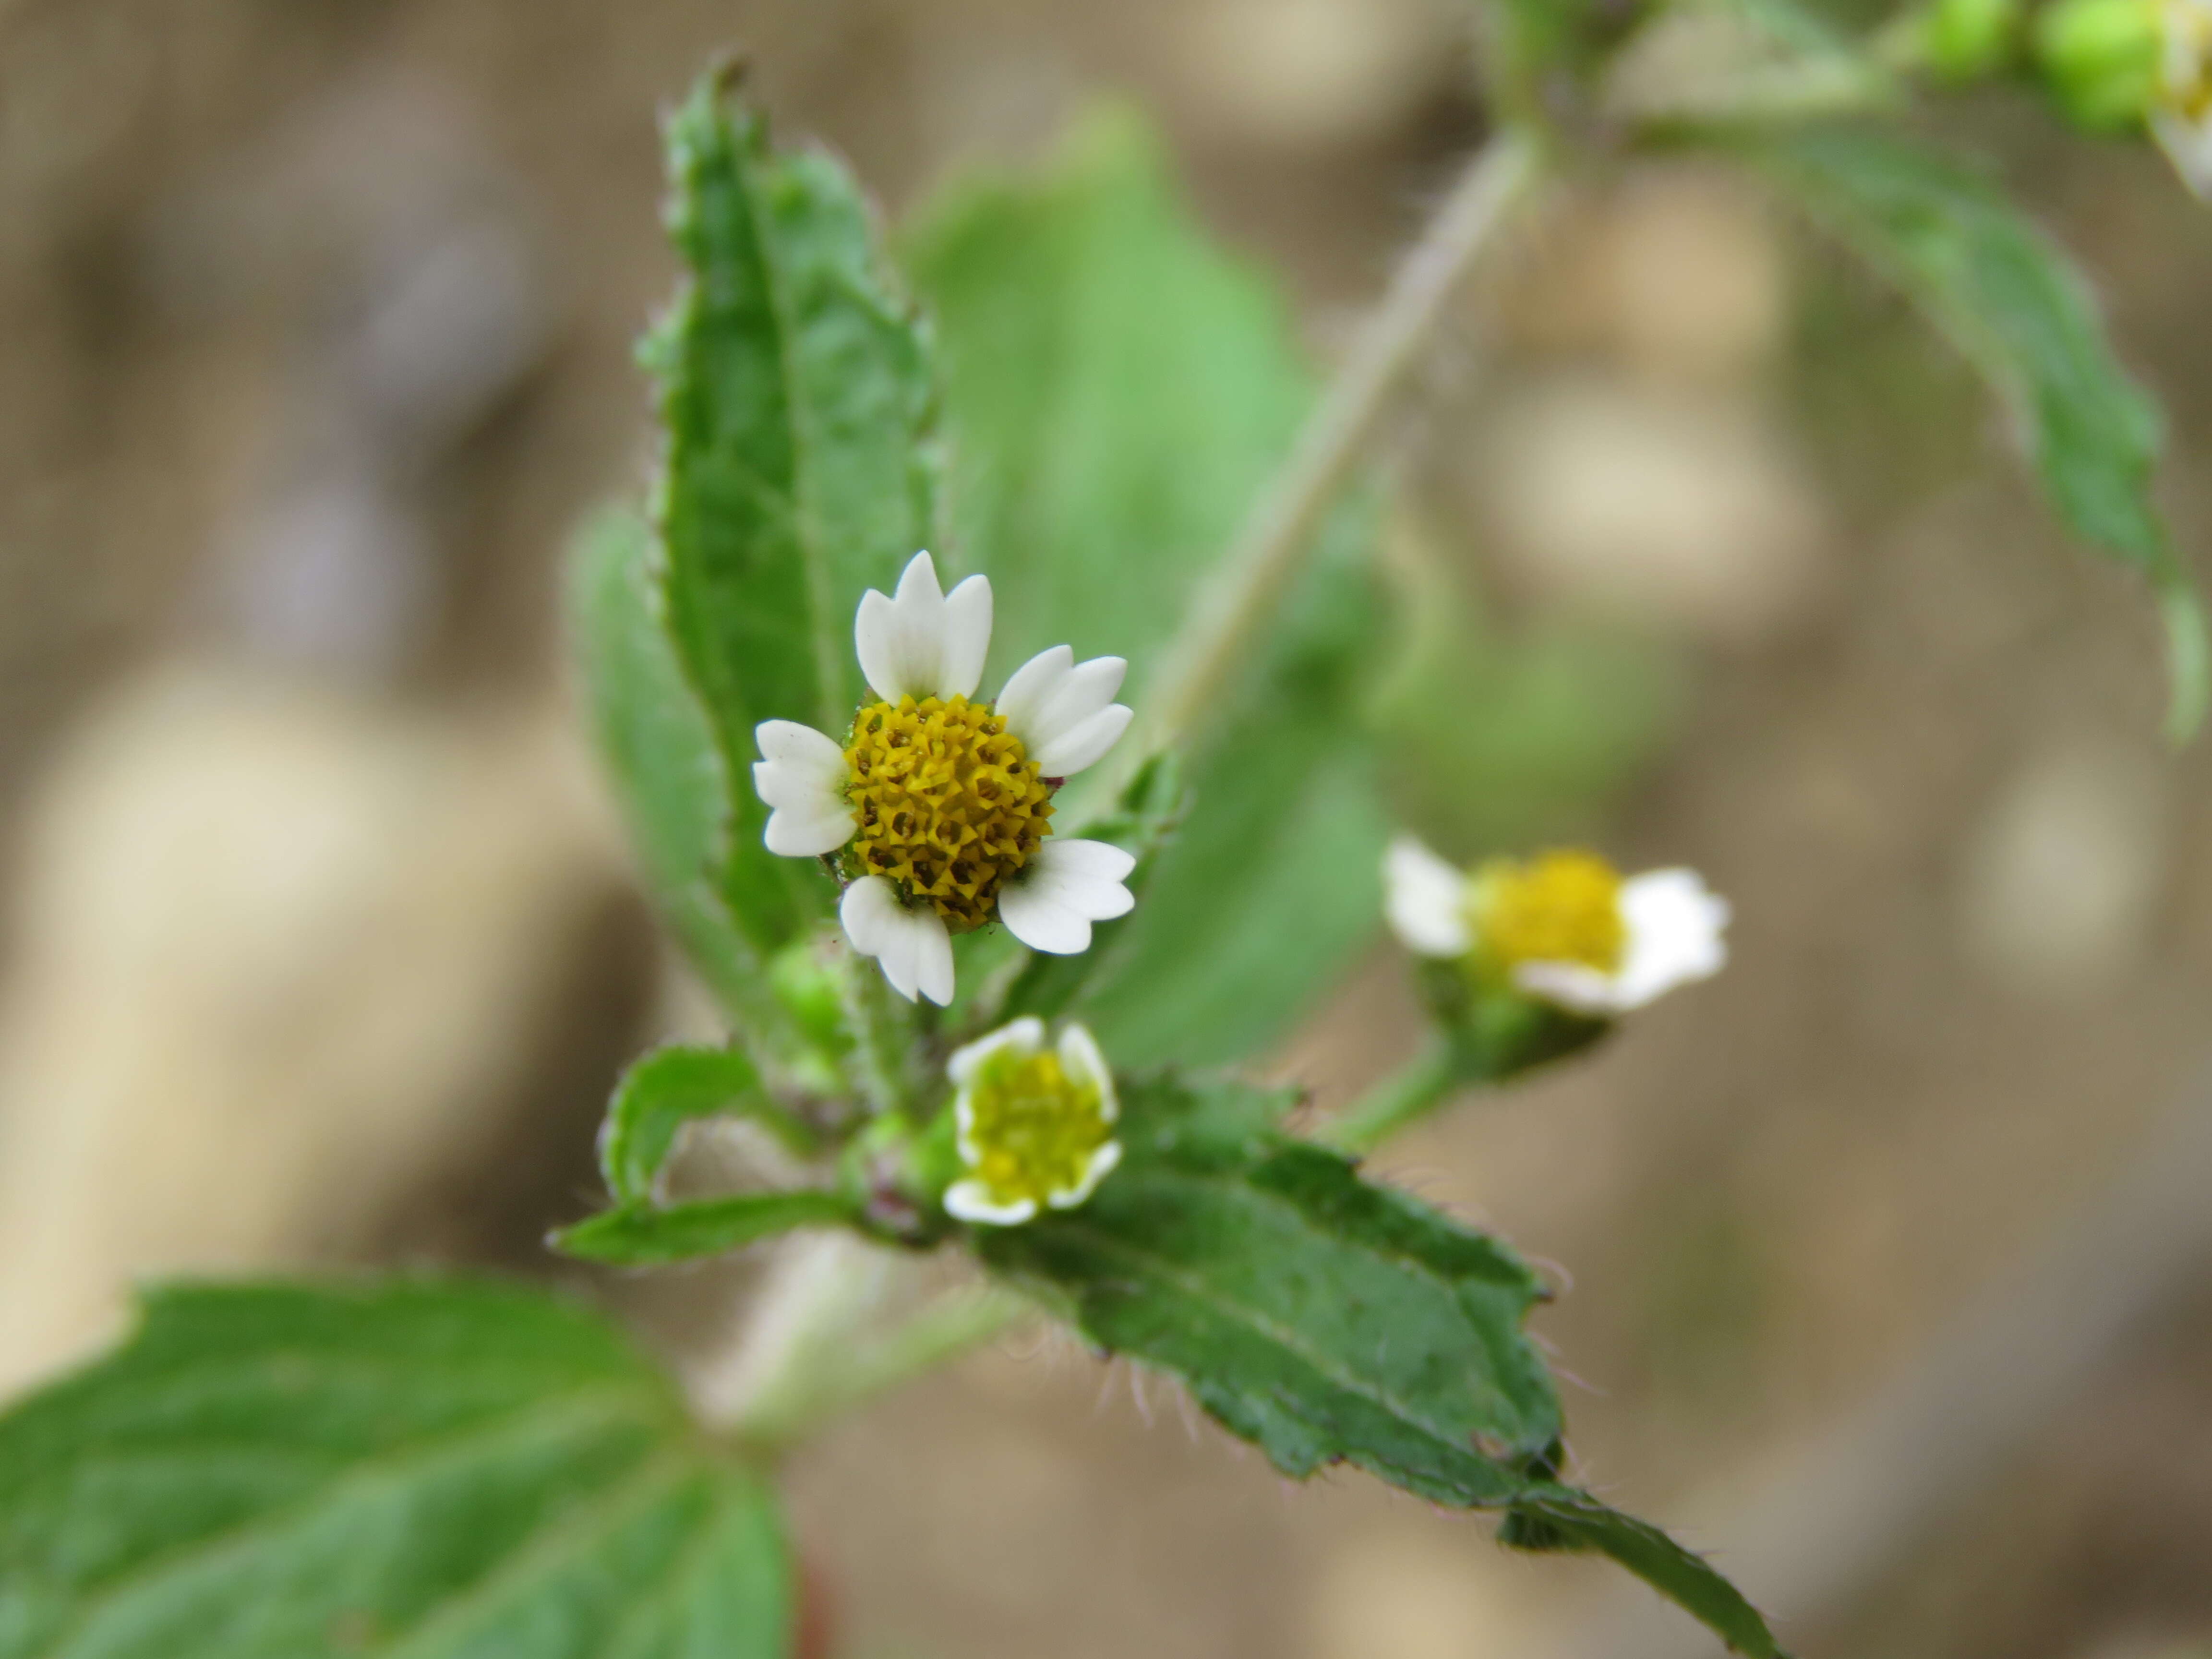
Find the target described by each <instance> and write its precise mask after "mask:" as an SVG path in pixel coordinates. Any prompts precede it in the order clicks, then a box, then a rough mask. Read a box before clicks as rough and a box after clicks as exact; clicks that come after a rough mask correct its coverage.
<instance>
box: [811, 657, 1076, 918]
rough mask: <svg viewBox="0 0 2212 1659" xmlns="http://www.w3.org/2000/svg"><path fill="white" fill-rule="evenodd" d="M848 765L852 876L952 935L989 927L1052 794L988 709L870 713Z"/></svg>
mask: <svg viewBox="0 0 2212 1659" xmlns="http://www.w3.org/2000/svg"><path fill="white" fill-rule="evenodd" d="M845 764H846V766H847V767H848V769H850V772H851V775H852V781H851V782H850V783H849V784H848V785H847V786H846V795H847V798H848V799H850V800H851V801H852V803H853V815H854V821H855V822H856V823H858V824H859V826H860V829H859V833H858V834H856V835H855V836H854V838H853V841H852V842H851V844H850V857H851V860H852V861H853V863H854V866H856V868H857V871H858V873H860V874H863V875H875V876H887V877H889V878H890V879H891V880H892V881H893V882H896V884H898V886H899V888H900V889H901V890H902V892H903V893H904V894H905V895H906V896H907V897H908V898H909V899H922V900H927V902H928V903H929V904H930V905H931V906H932V907H933V908H935V910H936V911H937V914H938V915H940V916H942V917H944V918H945V925H946V926H947V927H950V928H951V930H952V931H953V932H954V933H965V932H967V931H968V930H969V929H970V928H974V927H981V926H982V925H983V924H984V923H985V922H987V921H990V919H991V915H992V913H993V911H994V908H995V907H996V905H997V903H998V896H999V887H1000V884H1001V883H1002V882H1004V881H1005V880H1006V878H1007V877H1008V876H1011V875H1012V874H1013V873H1014V872H1015V871H1017V870H1018V869H1020V868H1021V867H1022V866H1024V864H1027V863H1028V862H1029V861H1030V859H1031V858H1032V857H1034V856H1035V855H1036V849H1037V848H1038V847H1040V846H1041V845H1042V843H1043V841H1044V838H1045V837H1046V836H1048V835H1050V834H1051V833H1052V824H1051V822H1050V820H1051V817H1052V791H1051V789H1050V788H1049V787H1048V786H1047V785H1046V783H1045V781H1044V780H1043V779H1042V777H1040V776H1038V775H1037V769H1036V763H1035V762H1034V761H1032V760H1030V758H1029V757H1028V756H1027V754H1025V753H1024V751H1023V749H1022V744H1021V739H1020V738H1017V737H1015V736H1014V735H1013V734H1012V733H1011V732H1008V731H1007V730H1006V721H1005V720H1001V719H1000V717H999V716H998V715H997V714H994V713H993V712H992V709H991V706H990V704H988V703H974V702H969V701H968V699H967V698H965V697H948V698H945V699H943V700H939V698H936V697H925V698H923V699H922V700H921V702H915V700H914V699H913V698H912V697H901V698H900V699H899V700H898V702H897V703H896V705H894V704H891V703H888V702H878V703H873V704H871V705H870V706H869V707H867V708H863V709H862V710H861V711H860V715H859V717H858V718H857V719H855V720H854V722H853V737H852V741H851V742H850V743H849V744H848V745H847V746H846V750H845Z"/></svg>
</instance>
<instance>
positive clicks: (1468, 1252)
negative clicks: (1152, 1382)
mask: <svg viewBox="0 0 2212 1659" xmlns="http://www.w3.org/2000/svg"><path fill="white" fill-rule="evenodd" d="M1295 1102H1296V1097H1295V1096H1294V1095H1292V1094H1291V1093H1289V1092H1287V1091H1281V1090H1268V1089H1261V1088H1256V1087H1254V1086H1252V1085H1246V1084H1240V1083H1235V1082H1229V1081H1222V1080H1214V1081H1209V1082H1184V1081H1181V1080H1177V1079H1153V1080H1151V1081H1148V1082H1127V1081H1125V1082H1124V1083H1123V1085H1122V1089H1121V1106H1122V1115H1121V1131H1120V1133H1121V1142H1122V1147H1123V1157H1122V1161H1121V1167H1120V1168H1119V1169H1117V1170H1115V1172H1114V1173H1113V1174H1112V1175H1110V1176H1108V1177H1107V1178H1106V1179H1105V1181H1104V1182H1102V1183H1101V1184H1100V1186H1099V1188H1098V1189H1097V1192H1096V1193H1094V1194H1092V1195H1091V1198H1090V1200H1088V1201H1087V1202H1085V1204H1083V1205H1082V1206H1079V1208H1077V1209H1074V1210H1072V1211H1067V1212H1061V1213H1058V1214H1048V1215H1047V1216H1045V1217H1042V1218H1039V1219H1037V1220H1036V1221H1033V1222H1030V1223H1029V1224H1027V1225H1022V1226H1018V1227H1007V1228H993V1229H984V1230H981V1234H980V1236H979V1237H978V1238H977V1241H976V1245H977V1249H978V1250H979V1252H980V1253H981V1255H982V1257H983V1260H984V1261H986V1262H987V1264H988V1265H989V1266H990V1267H992V1268H993V1269H994V1271H996V1272H998V1273H1003V1274H1006V1275H1008V1276H1009V1277H1011V1278H1012V1279H1016V1280H1017V1281H1018V1282H1019V1283H1020V1284H1021V1285H1024V1287H1026V1288H1028V1289H1030V1290H1032V1291H1038V1292H1040V1293H1042V1295H1043V1296H1044V1297H1046V1298H1047V1299H1048V1300H1050V1299H1054V1298H1057V1299H1058V1300H1059V1301H1060V1303H1061V1304H1063V1305H1065V1306H1066V1308H1067V1309H1068V1310H1069V1313H1070V1316H1071V1317H1072V1318H1073V1321H1074V1322H1075V1323H1076V1325H1077V1326H1078V1327H1079V1328H1080V1329H1081V1330H1082V1332H1083V1334H1085V1336H1087V1337H1088V1338H1090V1339H1091V1340H1092V1341H1093V1342H1096V1343H1097V1345H1098V1346H1100V1347H1102V1348H1103V1349H1105V1350H1106V1351H1107V1352H1110V1353H1115V1354H1121V1355H1126V1356H1127V1357H1128V1358H1133V1359H1137V1360H1140V1361H1142V1362H1144V1363H1145V1364H1150V1365H1154V1366H1157V1367H1158V1368H1159V1369H1161V1370H1165V1371H1169V1372H1170V1373H1172V1374H1173V1375H1175V1376H1177V1377H1178V1378H1180V1379H1181V1380H1182V1383H1183V1384H1184V1385H1185V1386H1186V1387H1187V1388H1188V1389H1189V1390H1190V1392H1191V1394H1192V1395H1193V1396H1194V1398H1195V1399H1196V1400H1197V1401H1199V1403H1200V1405H1201V1406H1203V1407H1205V1408H1206V1411H1207V1412H1208V1413H1211V1414H1212V1416H1213V1417H1214V1418H1215V1419H1216V1420H1218V1422H1220V1423H1221V1424H1222V1425H1223V1426H1224V1427H1225V1428H1227V1429H1228V1430H1229V1431H1231V1432H1232V1433H1234V1434H1237V1435H1239V1436H1242V1437H1243V1438H1245V1439H1247V1440H1249V1441H1251V1442H1252V1443H1254V1444H1255V1445H1257V1446H1259V1447H1260V1448H1261V1450H1263V1451H1264V1452H1266V1453H1267V1457H1268V1460H1269V1461H1270V1462H1273V1464H1274V1466H1275V1467H1276V1468H1279V1469H1280V1470H1281V1471H1282V1472H1283V1473H1284V1474H1288V1475H1291V1476H1293V1477H1297V1478H1304V1477H1305V1476H1308V1475H1310V1474H1314V1473H1316V1471H1317V1470H1319V1469H1322V1468H1326V1467H1327V1466H1328V1465H1330V1464H1334V1463H1339V1462H1347V1463H1352V1464H1354V1465H1356V1466H1358V1468H1364V1469H1366V1470H1368V1471H1369V1472H1370V1473H1371V1474H1376V1475H1378V1476H1380V1477H1381V1478H1382V1479H1383V1480H1388V1481H1389V1482H1390V1483H1391V1484H1392V1485H1393V1486H1398V1487H1401V1488H1402V1489H1403V1490H1405V1491H1407V1492H1412V1493H1414V1494H1415V1495H1416V1496H1418V1497H1420V1498H1426V1499H1428V1500H1430V1501H1431V1502H1433V1503H1437V1504H1445V1505H1448V1506H1449V1507H1451V1508H1455V1509H1483V1510H1504V1512H1505V1514H1506V1521H1505V1525H1504V1531H1503V1532H1502V1533H1501V1539H1502V1541H1504V1542H1506V1543H1507V1544H1509V1545H1510V1546H1512V1547H1518V1548H1522V1549H1559V1550H1568V1549H1574V1550H1583V1549H1587V1550H1598V1551H1601V1552H1603V1553H1606V1554H1607V1555H1610V1556H1612V1557H1613V1559H1615V1560H1617V1561H1619V1562H1620V1564H1621V1565H1624V1566H1626V1567H1627V1568H1628V1569H1629V1571H1632V1572H1634V1573H1636V1574H1637V1575H1638V1576H1639V1577H1642V1578H1644V1579H1645V1580H1646V1581H1647V1582H1648V1583H1650V1584H1651V1585H1653V1587H1654V1588H1656V1589H1658V1590H1659V1591H1661V1593H1662V1594H1664V1595H1668V1596H1670V1597H1671V1598H1673V1599H1674V1601H1677V1602H1679V1603H1680V1605H1681V1606H1683V1607H1686V1609H1688V1610H1689V1611H1690V1612H1691V1613H1693V1614H1695V1615H1696V1616H1697V1617H1698V1618H1699V1619H1702V1620H1705V1622H1706V1623H1707V1624H1708V1625H1710V1626H1712V1628H1713V1629H1714V1630H1715V1631H1716V1632H1718V1633H1719V1634H1720V1635H1721V1636H1722V1637H1723V1638H1724V1639H1726V1640H1727V1641H1728V1642H1729V1644H1731V1645H1732V1646H1735V1647H1736V1648H1737V1649H1739V1650H1741V1651H1742V1652H1744V1653H1747V1654H1751V1655H1755V1656H1761V1659H1768V1656H1773V1655H1775V1654H1776V1653H1777V1652H1778V1650H1777V1649H1776V1647H1775V1645H1774V1642H1773V1638H1772V1637H1771V1635H1769V1634H1768V1632H1767V1631H1766V1627H1765V1624H1764V1622H1763V1621H1761V1620H1760V1619H1759V1615H1758V1613H1756V1612H1755V1611H1753V1609H1752V1607H1750V1605H1749V1604H1748V1603H1747V1602H1746V1601H1744V1600H1743V1598H1742V1597H1741V1595H1738V1594H1737V1593H1736V1591H1735V1589H1734V1588H1733V1587H1731V1586H1730V1585H1729V1583H1728V1582H1727V1581H1726V1580H1725V1579H1723V1578H1722V1577H1720V1576H1719V1575H1718V1574H1717V1573H1716V1572H1714V1571H1713V1570H1712V1569H1711V1567H1709V1566H1708V1565H1705V1562H1703V1561H1702V1560H1700V1559H1699V1558H1698V1557H1697V1556H1695V1555H1693V1554H1692V1553H1690V1552H1688V1551H1686V1550H1685V1549H1683V1548H1681V1547H1680V1546H1679V1545H1677V1544H1675V1543H1674V1541H1672V1540H1670V1539H1669V1538H1668V1537H1667V1535H1666V1534H1664V1533H1662V1532H1661V1531H1659V1530H1658V1529H1657V1528H1654V1527H1651V1526H1649V1525H1647V1524H1645V1523H1644V1522H1640V1521H1637V1520H1634V1519H1633V1518H1632V1517H1630V1516H1624V1515H1620V1514H1619V1513H1617V1512H1616V1511H1614V1510H1609V1509H1607V1507H1606V1506H1605V1505H1604V1504H1601V1503H1599V1502H1598V1501H1597V1500H1596V1499H1595V1498H1591V1497H1589V1495H1588V1494H1587V1493H1584V1492H1577V1491H1575V1490H1574V1489H1572V1488H1571V1487H1567V1486H1561V1485H1559V1482H1558V1480H1557V1474H1558V1464H1559V1457H1560V1455H1561V1451H1560V1442H1559V1436H1560V1418H1559V1396H1558V1394H1557V1392H1556V1391H1555V1389H1553V1383H1552V1379H1551V1376H1550V1373H1549V1372H1548V1371H1547V1369H1546V1367H1545V1365H1544V1363H1543V1360H1542V1359H1541V1357H1540V1356H1539V1355H1538V1354H1537V1352H1536V1351H1535V1349H1534V1346H1533V1345H1532V1344H1531V1343H1530V1342H1529V1340H1528V1338H1527V1336H1526V1335H1525V1334H1523V1333H1522V1322H1523V1321H1524V1320H1525V1319H1526V1317H1527V1316H1528V1310H1530V1309H1531V1308H1532V1307H1533V1306H1534V1304H1536V1303H1537V1302H1538V1301H1540V1300H1541V1299H1542V1297H1543V1295H1544V1291H1543V1289H1542V1286H1541V1285H1540V1284H1539V1283H1538V1281H1537V1279H1536V1277H1535V1275H1534V1273H1531V1272H1530V1271H1529V1269H1528V1266H1527V1265H1526V1264H1525V1263H1524V1262H1522V1260H1521V1259H1520V1257H1518V1256H1517V1255H1515V1254H1514V1253H1513V1252H1512V1250H1510V1249H1508V1248H1507V1247H1506V1246H1505V1245H1504V1244H1502V1243H1499V1242H1498V1241H1497V1240H1496V1239H1493V1238H1492V1237H1488V1236H1487V1235H1486V1234H1483V1233H1480V1232H1477V1231H1474V1230H1473V1229H1471V1228H1468V1227H1463V1226H1461V1225H1459V1224H1457V1223H1456V1222H1454V1221H1452V1220H1450V1219H1449V1218H1447V1217H1445V1216H1443V1215H1442V1214H1439V1213H1438V1212H1437V1211H1435V1210H1433V1209H1431V1207H1429V1206H1427V1205H1425V1204H1423V1203H1421V1202H1419V1200H1416V1199H1413V1198H1411V1197H1409V1196H1407V1194H1404V1193H1401V1192H1398V1191H1395V1189H1393V1188H1389V1187H1383V1186H1378V1185H1376V1184H1374V1183H1372V1182H1366V1181H1363V1180H1362V1179H1360V1176H1359V1174H1358V1169H1357V1166H1356V1165H1354V1164H1352V1162H1351V1161H1350V1160H1349V1159H1347V1158H1342V1157H1340V1156H1339V1155H1337V1154H1336V1153H1334V1152H1328V1151H1326V1150H1324V1149H1323V1148H1322V1147H1320V1146H1315V1145H1312V1144H1311V1143H1309V1142H1305V1141H1299V1140H1294V1139H1290V1138H1288V1137H1287V1136H1286V1135H1285V1133H1283V1130H1282V1123H1283V1120H1284V1118H1285V1115H1287V1113H1288V1112H1289V1110H1290V1109H1291V1106H1292V1105H1293V1104H1295Z"/></svg>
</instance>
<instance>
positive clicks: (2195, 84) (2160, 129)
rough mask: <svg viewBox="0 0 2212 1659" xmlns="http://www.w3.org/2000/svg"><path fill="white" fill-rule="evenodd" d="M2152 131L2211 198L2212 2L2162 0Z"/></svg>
mask: <svg viewBox="0 0 2212 1659" xmlns="http://www.w3.org/2000/svg"><path fill="white" fill-rule="evenodd" d="M2159 21H2160V40H2161V43H2162V46H2163V51H2162V53H2161V56H2160V70H2159V86H2158V94H2157V98H2156V100H2155V101H2154V103H2153V105H2152V106H2151V115H2150V125H2151V131H2152V132H2154V134H2156V135H2157V137H2158V142H2159V145H2160V148H2161V149H2164V150H2165V151H2166V155H2167V157H2168V159H2170V160H2171V161H2172V163H2173V166H2174V170H2175V171H2176V172H2178V173H2180V174H2181V177H2182V179H2183V180H2184V181H2185V183H2186V184H2187V185H2188V186H2189V187H2190V189H2191V190H2193V191H2196V192H2197V194H2198V195H2199V196H2201V197H2205V198H2206V199H2207V200H2209V201H2212V0H2162V4H2161V5H2160V12H2159Z"/></svg>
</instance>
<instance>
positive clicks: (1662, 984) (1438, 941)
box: [1383, 836, 1729, 1018]
mask: <svg viewBox="0 0 2212 1659" xmlns="http://www.w3.org/2000/svg"><path fill="white" fill-rule="evenodd" d="M1383 881H1384V888H1385V905H1386V908H1387V910H1388V914H1389V921H1390V927H1391V930H1392V931H1393V932H1394V933H1396V934H1397V935H1398V937H1399V939H1400V940H1401V941H1402V942H1403V943H1404V945H1406V947H1407V949H1408V950H1411V951H1415V952H1417V953H1419V955H1422V956H1425V957H1438V958H1442V959H1445V960H1450V961H1455V962H1458V963H1462V964H1464V966H1465V967H1466V969H1467V971H1468V974H1469V975H1472V976H1473V977H1474V979H1475V980H1476V981H1478V982H1480V983H1486V984H1503V985H1510V987H1513V988H1514V989H1515V990H1517V991H1519V992H1521V993H1522V994H1524V995H1528V996H1532V997H1535V998H1538V999H1540V1000H1543V1001H1546V1002H1550V1003H1553V1004H1555V1005H1556V1006H1559V1007H1562V1008H1565V1009H1567V1010H1569V1011H1571V1012H1575V1013H1578V1014H1586V1015H1589V1016H1592V1017H1595V1018H1609V1017H1611V1016H1613V1015H1617V1014H1622V1013H1626V1012H1628V1011H1629V1010H1631V1009H1632V1008H1640V1007H1642V1006H1644V1004H1645V1003H1647V1002H1650V1001H1651V1000H1653V999H1654V998H1656V997H1658V996H1662V995H1663V994H1665V993H1667V992H1668V991H1671V990H1673V989H1674V987H1676V986H1678V985H1684V984H1687V983H1689V982H1690V981H1693V980H1700V979H1705V978H1708V977H1710V976H1711V975H1713V974H1715V973H1717V972H1718V971H1719V970H1720V969H1721V966H1722V964H1723V963H1725V962H1726V961H1727V960H1728V947H1727V945H1726V943H1725V942H1724V941H1723V938H1722V934H1723V931H1724V930H1725V929H1726V928H1727V927H1728V921H1729V905H1728V901H1727V900H1725V899H1723V898H1721V897H1720V896H1717V894H1715V893H1713V892H1711V890H1709V889H1707V887H1706V886H1705V881H1704V878H1702V877H1700V876H1699V874H1698V873H1697V872H1695V871H1693V870H1679V869H1677V870H1653V871H1650V872H1646V873H1644V874H1643V875H1640V876H1632V877H1626V878H1624V877H1623V876H1621V874H1620V872H1618V871H1616V870H1615V869H1614V868H1613V866H1612V865H1610V864H1608V863H1607V862H1606V861H1605V860H1603V859H1601V858H1600V857H1598V856H1597V855H1596V854H1594V853H1587V852H1579V851H1562V852H1550V853H1542V854H1538V855H1536V856H1535V857H1534V858H1530V859H1525V860H1523V859H1492V860H1486V861H1485V862H1484V863H1482V864H1480V865H1478V866H1475V868H1474V870H1472V871H1462V870H1460V869H1458V868H1457V867H1455V866H1453V865H1451V864H1449V863H1448V862H1446V861H1445V860H1443V859H1441V858H1439V857H1438V856H1437V854H1434V853H1432V852H1431V851H1430V850H1429V849H1428V848H1426V847H1425V846H1423V845H1422V844H1421V843H1420V842H1418V841H1416V840H1414V839H1413V837H1412V836H1400V837H1399V838H1398V839H1397V840H1396V841H1395V842H1392V843H1391V846H1390V849H1389V852H1388V853H1387V854H1385V855H1384V858H1383Z"/></svg>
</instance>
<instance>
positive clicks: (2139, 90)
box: [2035, 0, 2166, 132]
mask: <svg viewBox="0 0 2212 1659" xmlns="http://www.w3.org/2000/svg"><path fill="white" fill-rule="evenodd" d="M2164 12H2165V7H2164V5H2163V4H2162V3H2161V0H2057V3H2056V4H2054V5H2051V6H2049V7H2046V8H2045V9H2044V11H2043V13H2042V14H2041V15H2040V16H2039V17H2038V18H2037V19H2036V24H2035V61H2036V65H2037V67H2038V68H2039V70H2041V71H2042V75H2043V78H2044V81H2045V83H2046V84H2047V85H2048V86H2049V87H2050V88H2051V91H2052V93H2053V94H2056V95H2057V99H2058V101H2059V103H2060V105H2061V106H2063V108H2064V109H2065V111H2066V113H2067V115H2068V116H2069V118H2071V119H2072V120H2073V121H2074V122H2075V123H2076V124H2077V125H2081V126H2083V127H2087V128H2088V129H2090V130H2092V131H2100V132H2117V131H2127V130H2128V129H2130V128H2138V127H2141V126H2142V124H2143V122H2144V121H2145V119H2146V118H2148V116H2149V115H2150V114H2151V112H2152V111H2153V110H2154V108H2155V107H2156V106H2157V105H2158V101H2159V94H2160V84H2161V78H2162V69H2163V65H2164V61H2165V56H2166V27H2165V21H2164Z"/></svg>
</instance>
